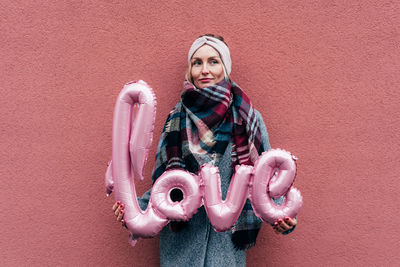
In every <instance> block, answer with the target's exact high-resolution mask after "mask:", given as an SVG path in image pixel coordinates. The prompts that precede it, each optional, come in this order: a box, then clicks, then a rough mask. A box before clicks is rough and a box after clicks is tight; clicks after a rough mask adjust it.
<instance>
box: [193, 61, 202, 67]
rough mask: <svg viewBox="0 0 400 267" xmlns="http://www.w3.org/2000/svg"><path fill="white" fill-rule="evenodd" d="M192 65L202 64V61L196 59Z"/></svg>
mask: <svg viewBox="0 0 400 267" xmlns="http://www.w3.org/2000/svg"><path fill="white" fill-rule="evenodd" d="M192 65H193V66H200V65H201V62H200V61H194V62H193V63H192Z"/></svg>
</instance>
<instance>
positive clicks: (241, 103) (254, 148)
mask: <svg viewBox="0 0 400 267" xmlns="http://www.w3.org/2000/svg"><path fill="white" fill-rule="evenodd" d="M231 141H232V143H233V144H232V167H233V169H234V168H235V166H236V165H238V164H246V165H253V164H254V162H255V161H256V160H257V158H258V156H259V155H260V154H261V153H262V152H264V151H265V148H264V146H263V144H262V140H261V132H260V128H259V125H258V121H257V117H256V114H255V112H254V108H253V106H252V104H251V102H250V100H249V98H248V97H247V95H246V94H245V93H244V92H243V91H242V89H240V88H239V86H238V85H237V84H235V83H234V82H232V81H230V80H223V81H221V82H220V83H218V84H215V85H212V86H209V87H207V88H203V89H199V88H196V87H194V86H193V84H192V83H190V82H187V81H186V82H185V83H184V92H183V94H182V96H181V101H180V102H179V103H178V104H177V105H176V106H175V108H174V109H173V110H172V111H171V112H170V114H169V116H168V118H167V121H166V123H165V125H164V128H163V132H162V134H161V139H160V142H159V145H158V151H157V155H156V166H155V168H154V170H153V182H154V181H155V180H156V179H157V178H158V177H160V176H161V175H162V174H163V173H164V172H165V171H166V170H168V169H174V168H180V169H185V170H188V171H190V172H192V173H197V172H198V171H199V169H200V166H201V165H203V164H204V163H213V164H215V165H217V164H218V162H219V160H220V159H221V157H222V155H223V154H224V152H225V150H226V148H227V146H228V144H229V143H230V142H231ZM259 229H260V221H259V219H258V218H257V217H255V215H254V212H253V210H252V208H251V205H250V203H249V202H248V201H247V203H246V205H245V207H244V209H243V211H242V213H241V215H240V217H239V219H238V221H237V222H236V223H235V225H234V226H233V228H232V232H233V235H232V241H233V242H234V244H235V247H236V248H238V249H245V248H248V247H251V246H253V245H254V244H255V241H256V238H257V234H258V231H259Z"/></svg>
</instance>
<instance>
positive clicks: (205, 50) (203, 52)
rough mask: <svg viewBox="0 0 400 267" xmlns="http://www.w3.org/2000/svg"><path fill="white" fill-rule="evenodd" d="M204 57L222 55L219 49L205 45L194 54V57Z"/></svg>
mask: <svg viewBox="0 0 400 267" xmlns="http://www.w3.org/2000/svg"><path fill="white" fill-rule="evenodd" d="M202 57H220V55H219V53H218V51H217V50H215V49H214V48H213V47H212V46H209V45H206V44H205V45H203V46H202V47H200V48H199V49H197V50H196V52H195V53H194V54H193V56H192V58H202Z"/></svg>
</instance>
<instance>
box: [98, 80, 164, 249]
mask: <svg viewBox="0 0 400 267" xmlns="http://www.w3.org/2000/svg"><path fill="white" fill-rule="evenodd" d="M135 104H139V110H138V112H137V116H136V118H135V119H134V122H133V124H134V127H133V130H132V134H131V123H132V111H133V106H134V105H135ZM155 105H156V101H155V96H154V93H153V91H152V90H151V88H150V87H149V86H148V85H147V84H146V83H145V82H143V81H138V82H131V83H128V84H126V85H125V86H124V88H123V89H122V91H121V93H120V94H119V96H118V99H117V101H116V104H115V109H114V120H113V141H112V165H111V166H112V174H111V173H109V171H107V173H106V177H108V178H109V179H107V180H108V181H109V180H110V179H111V180H112V181H113V183H114V186H113V189H114V191H115V199H116V200H117V201H121V202H122V203H124V205H125V214H124V220H125V222H126V225H127V227H128V229H129V230H130V232H131V234H132V236H133V237H152V236H155V235H157V234H158V233H159V232H160V231H161V229H162V228H163V227H164V226H165V225H167V223H168V219H167V218H166V217H165V216H161V215H160V214H156V213H155V212H154V210H153V208H152V204H151V203H149V205H148V207H147V209H146V211H144V212H143V211H142V210H141V209H140V207H139V204H138V201H137V194H136V189H135V183H134V182H133V173H134V174H135V175H136V176H138V177H140V179H143V167H144V164H145V161H146V157H147V153H148V149H149V146H150V144H151V136H152V133H153V132H152V131H153V124H154V120H155V113H156V108H155ZM140 134H142V135H143V136H144V138H138V136H139V135H140ZM132 139H134V140H135V142H136V143H134V142H132V141H131V142H130V140H132ZM132 146H133V149H132ZM135 146H137V149H136V148H135ZM130 147H131V150H129V148H130ZM136 153H138V154H136ZM107 174H108V175H107ZM108 185H110V183H109V184H108ZM108 189H109V188H108ZM133 243H135V242H133Z"/></svg>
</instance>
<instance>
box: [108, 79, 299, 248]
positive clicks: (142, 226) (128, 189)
mask: <svg viewBox="0 0 400 267" xmlns="http://www.w3.org/2000/svg"><path fill="white" fill-rule="evenodd" d="M135 106H137V110H136V112H133V111H134V107H135ZM133 114H136V116H133ZM155 115H156V100H155V95H154V93H153V91H152V89H151V88H150V87H149V86H148V85H147V84H146V83H145V82H144V81H136V82H131V83H128V84H126V85H125V86H124V88H123V90H122V91H121V93H120V94H119V96H118V99H117V102H116V105H115V110H114V121H113V135H112V136H113V138H112V139H113V141H112V147H113V148H112V163H111V162H110V164H109V166H108V169H107V172H106V190H107V194H108V195H109V194H111V192H113V191H114V192H115V199H116V200H117V201H121V202H122V203H124V204H125V214H124V220H125V223H126V226H127V227H128V229H129V231H130V232H131V236H132V237H133V238H130V243H131V245H135V244H136V239H137V238H139V237H141V238H149V237H153V236H155V235H157V234H158V233H159V232H160V231H161V230H162V229H163V228H164V227H165V226H166V225H167V224H168V223H169V222H170V221H181V220H184V221H187V220H189V219H190V218H191V217H192V216H193V215H194V214H195V213H196V212H197V210H198V209H199V208H200V207H201V205H202V204H203V205H204V207H205V210H206V212H207V215H208V217H209V219H210V222H211V224H212V225H213V227H214V229H215V230H216V231H219V232H222V231H226V230H229V229H230V228H231V227H232V226H233V224H234V223H235V222H236V220H237V219H238V217H239V215H240V212H241V211H242V209H243V207H244V204H245V202H246V199H247V198H249V199H250V202H251V204H252V206H253V209H254V212H255V214H256V215H257V216H258V217H260V218H261V219H262V220H264V221H265V222H268V223H270V224H273V223H274V222H275V221H276V220H278V219H280V218H283V217H286V216H288V217H295V216H296V215H297V213H298V212H299V210H300V208H301V206H302V197H301V194H300V192H299V191H298V190H297V189H295V188H294V187H293V186H292V185H293V182H294V179H295V176H296V162H295V157H294V156H292V155H291V154H290V153H288V152H286V151H284V150H280V149H273V150H269V151H267V152H264V153H263V154H262V155H260V157H259V158H258V160H257V161H256V163H255V164H254V166H247V165H238V166H236V169H235V173H234V174H233V177H232V179H231V182H230V186H229V189H228V193H227V196H226V198H225V200H222V194H221V184H220V183H221V181H220V175H219V170H218V168H217V167H215V166H213V165H210V164H204V165H203V166H202V167H201V169H200V172H199V174H198V175H195V174H193V173H190V172H188V171H184V170H176V169H175V170H168V171H166V172H165V173H163V175H161V176H160V177H159V178H158V179H157V180H156V182H155V183H154V185H153V187H152V190H151V196H150V201H149V204H148V206H147V209H146V210H145V211H143V210H142V209H141V208H140V207H139V204H138V200H137V194H136V190H135V183H134V181H133V176H135V177H136V178H137V179H139V180H143V170H144V166H145V163H146V160H147V155H148V151H149V148H150V145H151V142H152V135H153V129H154V120H155ZM176 190H178V191H180V192H181V193H182V196H183V197H182V199H181V201H173V200H172V198H171V192H173V191H176ZM280 196H285V201H284V202H283V203H282V204H281V205H276V204H275V203H274V202H273V200H272V198H277V197H280Z"/></svg>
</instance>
